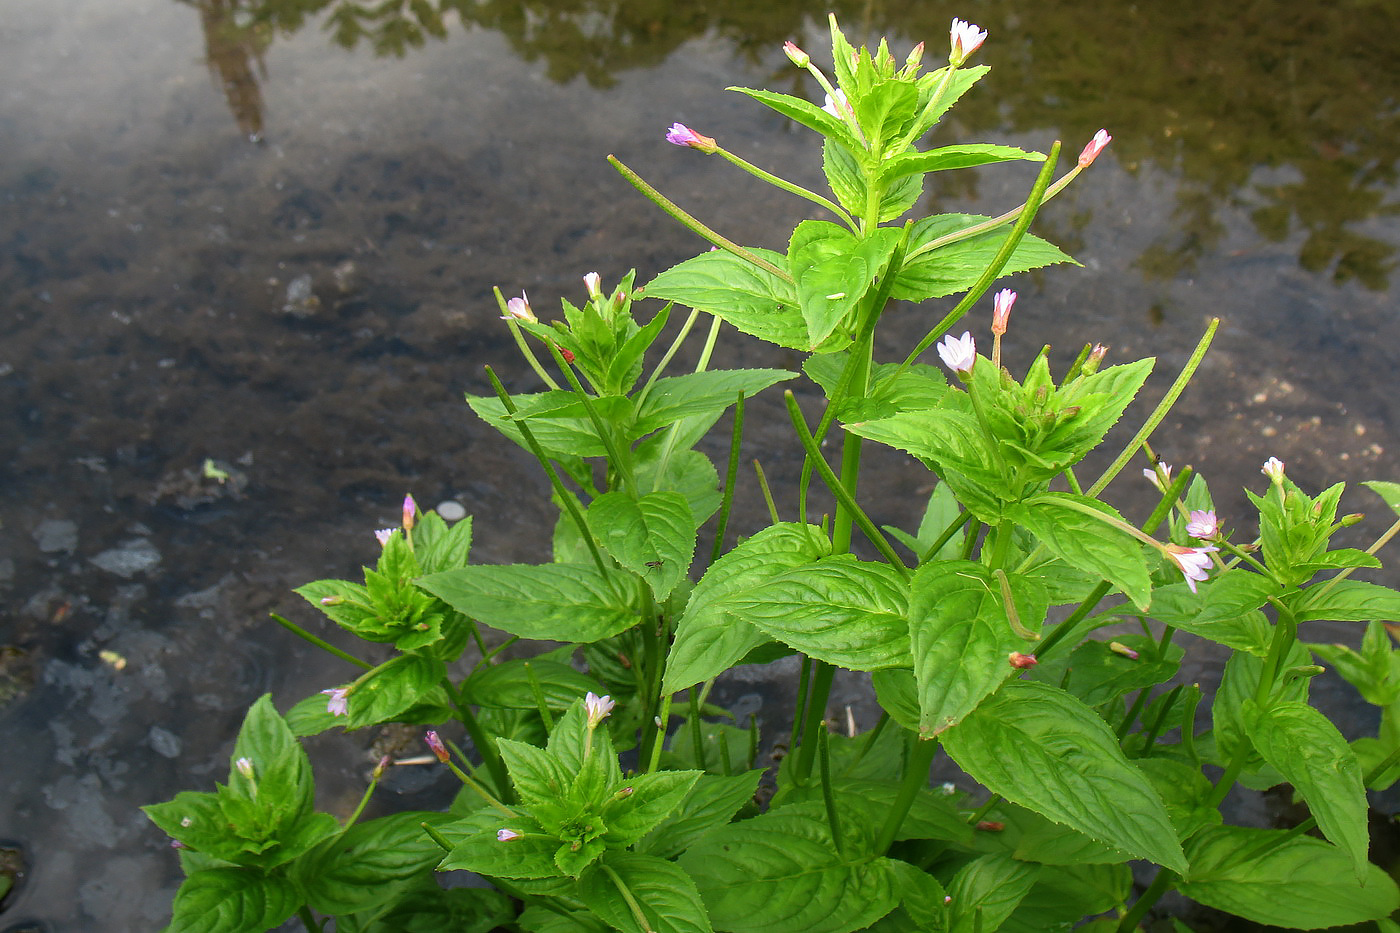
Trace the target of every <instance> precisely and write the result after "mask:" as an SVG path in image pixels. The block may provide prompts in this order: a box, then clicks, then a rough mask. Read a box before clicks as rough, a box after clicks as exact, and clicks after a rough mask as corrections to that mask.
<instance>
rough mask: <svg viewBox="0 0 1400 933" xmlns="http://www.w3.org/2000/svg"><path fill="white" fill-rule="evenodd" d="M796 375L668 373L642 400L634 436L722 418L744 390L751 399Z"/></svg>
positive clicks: (776, 371)
mask: <svg viewBox="0 0 1400 933" xmlns="http://www.w3.org/2000/svg"><path fill="white" fill-rule="evenodd" d="M796 375H797V374H796V373H791V372H788V371H787V370H785V369H713V370H707V371H705V372H699V373H685V374H684V375H680V376H666V377H665V378H662V379H658V380H656V382H655V383H653V384H652V387H651V391H650V392H648V393H647V394H646V397H645V398H643V399H642V400H641V403H640V405H639V406H638V409H637V421H636V424H635V425H634V427H633V429H632V436H633V437H634V438H635V437H641V436H642V435H644V434H650V433H651V432H652V431H655V430H657V429H659V428H664V427H669V426H671V425H672V424H675V423H676V422H678V421H681V420H682V419H685V418H695V417H699V416H711V417H714V418H718V416H719V415H720V413H722V412H724V411H726V410H728V409H729V407H730V406H731V405H733V404H734V401H735V399H737V398H738V396H739V393H740V392H742V393H744V397H745V398H751V397H752V396H754V395H757V394H758V393H759V392H762V391H763V390H764V389H766V388H768V387H769V386H771V385H776V384H777V383H779V382H783V381H784V380H787V379H792V378H795V377H796ZM711 423H713V422H711Z"/></svg>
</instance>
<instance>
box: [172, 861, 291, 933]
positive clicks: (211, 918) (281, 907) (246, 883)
mask: <svg viewBox="0 0 1400 933" xmlns="http://www.w3.org/2000/svg"><path fill="white" fill-rule="evenodd" d="M300 904H301V898H300V897H299V896H298V894H297V890H296V888H295V887H293V886H292V883H291V882H290V881H288V880H287V879H286V878H282V877H279V876H276V875H266V874H264V873H262V872H261V871H256V870H254V869H250V868H210V869H207V870H205V871H197V872H195V873H194V874H193V875H190V876H189V877H188V878H186V879H185V881H184V883H183V884H181V885H180V890H179V891H177V892H176V893H175V903H174V917H173V918H172V919H171V922H170V926H168V927H166V933H248V931H249V930H271V929H274V928H276V927H277V926H278V925H280V924H281V923H282V921H283V920H286V919H287V918H288V917H290V916H291V915H292V914H294V913H295V912H296V909H297V907H298V906H299V905H300Z"/></svg>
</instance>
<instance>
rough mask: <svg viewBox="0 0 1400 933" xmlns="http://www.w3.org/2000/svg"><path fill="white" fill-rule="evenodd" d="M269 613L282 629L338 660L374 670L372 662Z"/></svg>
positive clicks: (273, 613)
mask: <svg viewBox="0 0 1400 933" xmlns="http://www.w3.org/2000/svg"><path fill="white" fill-rule="evenodd" d="M269 615H271V616H272V620H273V621H274V622H276V623H277V624H278V625H280V626H282V627H283V628H284V629H286V630H287V631H289V632H291V633H292V634H293V635H296V636H297V637H298V638H304V639H306V640H307V641H309V642H311V644H313V645H315V646H316V647H317V648H320V649H321V650H322V651H327V652H329V653H331V654H333V655H335V656H336V657H337V658H340V660H342V661H349V662H350V663H351V664H353V665H355V666H356V667H359V668H362V669H363V670H367V671H372V670H374V665H373V664H370V663H369V662H368V661H361V660H360V659H359V658H357V657H355V656H354V655H353V654H350V653H349V652H346V651H341V650H340V649H339V648H337V647H336V646H335V645H332V644H331V643H330V642H328V641H326V640H324V639H321V638H317V637H316V636H315V635H312V634H311V633H310V632H308V631H307V630H306V629H304V628H302V627H301V626H300V625H297V624H296V623H295V622H293V621H291V620H290V619H284V618H283V617H282V616H279V615H278V614H277V613H275V612H272V613H269Z"/></svg>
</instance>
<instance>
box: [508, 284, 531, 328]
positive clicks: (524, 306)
mask: <svg viewBox="0 0 1400 933" xmlns="http://www.w3.org/2000/svg"><path fill="white" fill-rule="evenodd" d="M512 318H514V319H515V320H517V321H529V322H530V323H531V324H536V323H538V322H539V318H537V317H535V312H534V310H533V309H532V308H531V307H530V299H529V297H528V296H526V294H525V292H524V291H523V290H522V291H521V292H520V297H519V298H512V299H511V300H510V301H507V302H506V316H505V317H503V318H501V320H503V321H509V320H511V319H512Z"/></svg>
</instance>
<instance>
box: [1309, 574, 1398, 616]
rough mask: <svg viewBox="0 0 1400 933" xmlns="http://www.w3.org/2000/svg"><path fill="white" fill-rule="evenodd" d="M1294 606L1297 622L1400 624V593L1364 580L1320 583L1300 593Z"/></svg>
mask: <svg viewBox="0 0 1400 933" xmlns="http://www.w3.org/2000/svg"><path fill="white" fill-rule="evenodd" d="M1299 597H1300V598H1298V599H1297V600H1296V601H1294V602H1293V604H1292V608H1293V614H1294V616H1295V617H1296V618H1297V620H1298V621H1299V622H1311V621H1313V620H1316V619H1328V620H1331V621H1333V622H1373V621H1374V622H1396V621H1400V593H1398V592H1396V591H1395V590H1392V589H1391V588H1390V587H1388V586H1381V585H1379V584H1377V583H1366V582H1365V581H1363V580H1339V581H1337V582H1336V583H1320V584H1317V585H1314V586H1310V587H1308V588H1307V589H1305V590H1303V591H1302V593H1301V594H1299Z"/></svg>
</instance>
